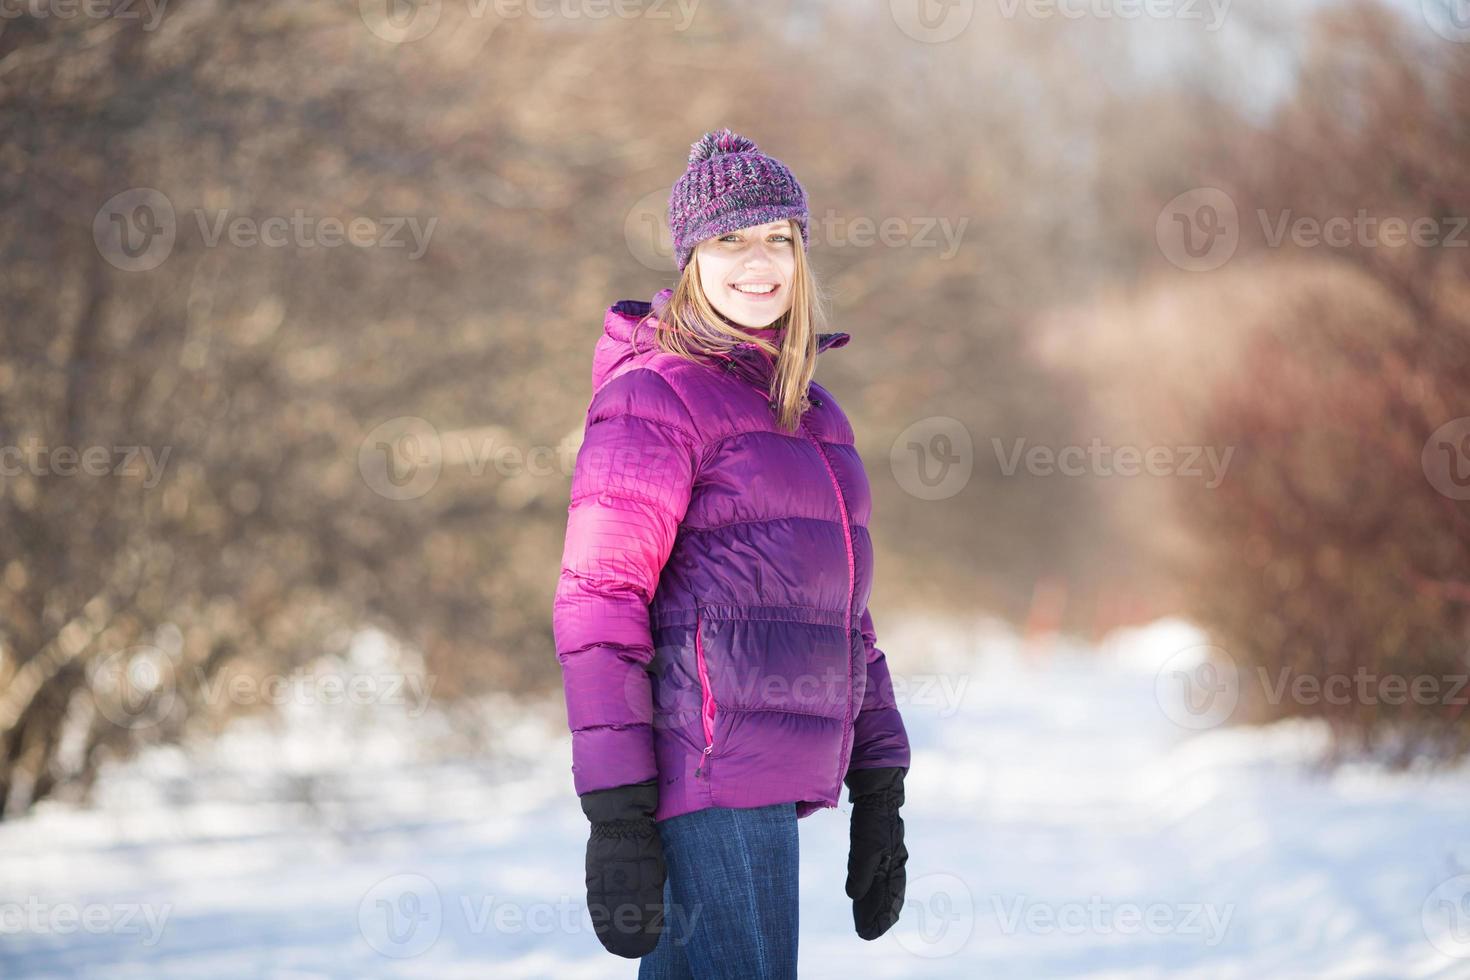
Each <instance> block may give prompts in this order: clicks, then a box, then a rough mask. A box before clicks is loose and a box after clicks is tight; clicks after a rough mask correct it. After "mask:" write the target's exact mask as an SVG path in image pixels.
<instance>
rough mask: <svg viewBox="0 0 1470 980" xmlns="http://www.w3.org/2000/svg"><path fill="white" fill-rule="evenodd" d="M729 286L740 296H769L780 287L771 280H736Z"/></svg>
mask: <svg viewBox="0 0 1470 980" xmlns="http://www.w3.org/2000/svg"><path fill="white" fill-rule="evenodd" d="M730 288H731V289H733V290H735V292H737V293H740V294H741V295H742V296H770V295H773V294H774V293H775V292H776V291H777V290H779V289H780V288H781V287H780V286H777V285H776V284H775V283H772V282H737V283H731V284H730Z"/></svg>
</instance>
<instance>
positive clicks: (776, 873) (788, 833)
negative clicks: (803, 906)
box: [638, 803, 798, 980]
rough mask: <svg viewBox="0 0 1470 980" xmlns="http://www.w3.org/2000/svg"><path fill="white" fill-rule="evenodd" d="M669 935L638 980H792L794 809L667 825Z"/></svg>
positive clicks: (685, 818) (714, 812) (705, 814)
mask: <svg viewBox="0 0 1470 980" xmlns="http://www.w3.org/2000/svg"><path fill="white" fill-rule="evenodd" d="M655 826H657V827H658V832H659V836H660V837H661V838H662V840H663V845H664V860H665V863H666V864H667V866H668V879H667V881H666V882H665V883H664V932H663V935H662V936H661V937H660V938H659V941H658V946H657V947H656V948H655V949H654V951H653V952H652V953H649V954H648V955H647V956H645V957H643V958H642V959H641V960H639V967H638V980H725V978H730V980H795V978H796V913H797V881H798V877H797V868H798V860H797V858H798V848H797V832H796V806H795V804H792V803H776V804H773V805H771V806H760V807H750V808H744V809H732V808H728V807H710V808H708V809H704V810H696V811H695V812H693V813H685V814H682V815H680V816H677V817H670V818H669V819H667V820H661V821H659V823H657V824H656V825H655Z"/></svg>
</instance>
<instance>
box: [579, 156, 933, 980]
mask: <svg viewBox="0 0 1470 980" xmlns="http://www.w3.org/2000/svg"><path fill="white" fill-rule="evenodd" d="M807 223H808V213H807V200H806V192H805V191H804V190H803V188H802V186H801V184H799V183H798V182H797V180H796V178H795V177H794V176H793V175H792V173H791V171H790V170H788V169H787V168H786V167H785V166H784V165H783V164H782V163H781V162H780V161H778V160H775V159H773V158H771V157H769V156H766V155H765V154H763V153H761V152H760V151H759V149H758V148H757V147H756V145H755V144H754V143H753V142H751V141H750V140H748V139H745V138H744V137H741V136H738V135H736V134H735V133H732V132H730V131H729V130H728V129H725V130H720V131H718V132H714V133H707V134H705V136H704V137H702V138H701V139H700V140H699V141H698V142H696V143H695V144H694V145H693V147H692V149H691V152H690V155H689V167H688V170H687V171H686V172H685V174H684V175H683V176H682V177H681V178H680V179H679V181H678V182H677V183H676V184H675V185H674V189H673V194H672V196H671V198H670V201H669V224H670V227H671V229H672V231H673V238H674V249H675V255H676V259H677V262H678V267H679V272H680V277H679V280H678V282H677V284H676V285H675V286H674V287H673V288H672V289H664V290H661V291H660V292H659V293H658V294H657V295H655V296H654V298H653V301H652V302H637V301H633V300H624V301H622V302H620V303H617V304H616V305H614V306H613V307H611V308H610V309H609V310H608V311H607V314H606V317H605V320H604V325H603V335H602V337H601V338H600V339H599V340H598V342H597V347H596V350H595V352H594V355H593V363H592V390H593V395H592V401H591V404H590V405H589V407H588V409H587V419H586V427H585V434H584V440H583V443H582V447H581V449H580V451H579V453H578V455H577V462H576V467H575V470H574V473H573V476H572V487H571V503H570V506H569V507H568V521H567V532H566V545H565V550H564V553H563V556H562V567H561V577H560V580H559V583H558V585H557V590H556V599H555V604H554V609H553V632H554V635H555V642H556V652H557V659H558V661H559V662H560V664H561V668H562V676H563V680H564V682H565V688H566V699H567V716H568V722H569V724H570V727H571V731H572V774H573V780H574V783H575V786H576V791H577V794H578V796H579V797H580V799H581V803H582V809H583V812H584V813H585V814H586V815H587V817H588V819H589V820H590V822H591V835H590V839H589V842H588V845H587V855H586V871H587V904H588V909H589V911H590V912H591V914H592V919H593V923H594V927H595V929H596V932H597V936H598V939H599V940H600V941H601V942H602V944H603V945H604V946H605V947H606V948H607V949H608V950H609V951H611V952H613V953H616V954H618V955H620V956H625V957H642V958H643V961H642V964H641V965H640V972H639V977H640V978H642V980H648V978H654V977H656V978H674V977H685V978H688V977H698V978H700V980H706V978H718V977H731V978H740V980H751V978H756V977H760V978H786V977H795V976H796V947H797V831H796V821H797V819H798V818H800V817H804V816H807V815H808V814H811V813H813V812H815V811H816V810H818V809H821V808H822V807H832V806H836V805H837V802H838V798H839V795H840V793H841V788H842V785H843V784H844V782H845V783H846V785H847V787H848V791H849V798H850V800H851V802H852V823H851V834H850V848H851V849H850V853H849V859H848V876H847V883H846V889H847V894H848V897H849V898H851V899H852V901H853V922H854V925H855V927H856V929H857V932H858V935H860V936H861V937H863V938H864V939H876V938H877V937H879V936H881V935H882V934H883V933H884V932H886V931H887V930H888V928H889V927H890V926H891V925H892V924H893V923H894V922H895V921H897V918H898V914H899V909H900V908H901V906H902V904H903V893H904V882H905V878H904V875H905V871H904V868H905V862H906V861H907V859H908V852H907V850H906V849H905V848H904V842H903V821H902V819H901V818H900V817H899V807H900V806H901V805H902V803H903V778H904V775H905V773H906V772H907V770H908V765H909V746H908V737H907V734H906V733H905V731H904V726H903V720H902V718H901V717H900V716H899V712H898V709H897V707H896V706H895V703H894V700H893V690H892V684H891V681H890V679H889V673H888V667H887V663H886V658H885V657H884V654H883V651H882V650H880V649H879V648H878V647H877V646H876V637H875V633H874V627H873V619H872V616H871V615H870V614H869V612H868V597H869V593H870V591H871V588H872V582H873V549H872V542H871V538H870V537H869V534H868V519H869V516H870V514H871V512H872V501H871V497H870V495H869V487H868V481H867V477H866V474H865V473H864V470H863V464H862V461H861V460H860V459H859V458H858V454H857V450H856V448H855V447H854V445H853V442H854V440H853V432H852V428H851V426H850V425H849V423H848V420H847V417H846V416H845V415H844V414H843V412H842V410H841V409H840V408H839V407H838V406H837V402H836V401H835V400H834V399H833V398H832V395H831V393H830V392H828V391H827V390H826V389H825V388H823V387H822V386H821V385H819V384H816V383H815V382H814V381H812V375H813V372H814V371H815V369H816V361H817V357H818V355H819V354H820V353H821V352H823V351H827V350H831V349H833V348H837V347H842V346H845V345H846V344H847V343H848V341H849V339H850V338H849V336H848V334H846V333H840V332H838V333H818V332H817V325H818V323H819V321H820V317H821V314H820V310H819V306H820V304H819V303H818V301H817V294H816V291H815V284H814V282H813V280H812V272H811V269H810V267H809V266H808V265H807V260H806V248H807V244H808V231H807ZM798 239H799V240H800V245H801V247H799V248H798V247H797V241H798Z"/></svg>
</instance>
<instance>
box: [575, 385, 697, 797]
mask: <svg viewBox="0 0 1470 980" xmlns="http://www.w3.org/2000/svg"><path fill="white" fill-rule="evenodd" d="M699 446H700V443H699V440H698V439H697V438H696V436H695V429H694V422H693V419H692V418H691V417H690V415H689V412H688V409H687V408H686V407H685V405H684V403H683V401H682V400H681V399H680V397H679V395H678V393H677V392H675V391H674V389H673V388H672V387H670V385H669V383H668V381H666V380H665V379H664V378H663V377H662V376H661V375H659V374H657V373H656V372H654V371H652V370H650V369H647V368H635V369H633V370H631V371H628V372H626V373H624V374H621V375H618V376H617V377H614V378H613V379H612V380H610V381H608V382H607V383H606V384H604V385H603V386H602V387H601V388H600V389H598V390H597V392H596V394H594V395H593V398H592V403H591V405H589V406H588V409H587V421H586V428H585V433H584V437H583V441H582V448H581V449H580V450H579V451H578V453H577V461H576V465H575V468H574V470H573V473H572V487H571V502H570V504H569V505H568V507H567V531H566V543H565V546H564V548H563V552H562V562H561V576H560V578H559V580H558V582H557V588H556V599H555V603H554V606H553V610H552V633H553V635H554V638H555V644H556V657H557V660H558V662H559V663H560V664H561V670H562V682H563V686H564V688H565V692H566V700H567V722H568V725H569V727H570V728H571V731H572V777H573V782H574V783H575V785H576V791H577V794H578V795H581V794H583V793H588V792H591V791H593V790H599V789H607V788H610V787H613V786H623V785H626V784H628V783H638V782H643V781H645V780H649V779H653V778H655V776H656V775H657V768H656V766H655V763H654V755H653V727H652V725H653V698H652V690H651V685H650V681H649V675H648V672H647V666H648V664H649V661H650V660H651V659H652V658H653V640H652V636H651V632H650V629H649V619H648V604H649V602H650V601H652V598H653V594H654V591H655V589H656V588H657V587H658V581H659V576H660V573H661V572H662V570H663V566H664V563H665V562H666V561H667V560H668V557H669V553H670V551H671V550H672V549H673V545H674V537H675V535H676V534H677V532H678V528H679V523H680V522H681V521H682V520H683V518H684V512H685V510H686V509H687V507H688V505H689V496H690V492H691V489H692V486H693V483H694V478H695V473H696V471H697V469H698V465H699V454H700V449H699Z"/></svg>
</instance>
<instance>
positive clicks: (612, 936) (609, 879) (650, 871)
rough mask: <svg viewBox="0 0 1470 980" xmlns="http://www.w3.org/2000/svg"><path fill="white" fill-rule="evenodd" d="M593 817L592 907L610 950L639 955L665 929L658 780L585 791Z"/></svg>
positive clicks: (589, 860) (584, 801) (589, 853)
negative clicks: (657, 820) (656, 823)
mask: <svg viewBox="0 0 1470 980" xmlns="http://www.w3.org/2000/svg"><path fill="white" fill-rule="evenodd" d="M579 799H580V800H581V801H582V812H583V813H585V814H586V815H587V819H588V820H590V821H591V822H592V833H591V836H590V837H589V838H588V840H587V911H588V912H590V913H591V914H592V927H593V929H595V930H596V932H597V938H598V940H599V941H600V942H601V943H602V945H603V946H604V947H606V948H607V951H608V952H609V953H615V954H617V955H618V956H626V957H628V958H629V959H637V958H638V957H640V956H647V955H648V954H649V953H651V952H653V948H654V947H655V946H657V945H658V940H659V936H660V935H661V934H662V933H663V929H664V876H665V867H664V848H663V841H662V840H660V839H659V836H658V828H656V827H655V826H654V823H653V811H654V808H655V807H657V806H658V781H657V780H650V781H648V782H646V783H631V784H629V785H627V786H615V787H613V788H612V789H600V790H595V791H593V792H591V793H583V794H582V795H581V796H580V797H579Z"/></svg>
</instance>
